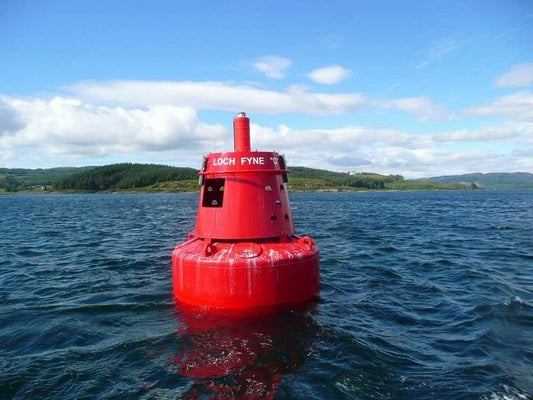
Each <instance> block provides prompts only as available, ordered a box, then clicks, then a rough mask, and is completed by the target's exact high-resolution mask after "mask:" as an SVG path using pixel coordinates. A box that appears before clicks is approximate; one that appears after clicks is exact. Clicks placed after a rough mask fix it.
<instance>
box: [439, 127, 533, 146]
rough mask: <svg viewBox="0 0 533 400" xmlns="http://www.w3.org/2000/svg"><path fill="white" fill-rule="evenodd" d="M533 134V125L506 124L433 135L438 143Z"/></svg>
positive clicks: (478, 140) (501, 138)
mask: <svg viewBox="0 0 533 400" xmlns="http://www.w3.org/2000/svg"><path fill="white" fill-rule="evenodd" d="M532 133H533V123H526V122H522V123H517V122H511V123H504V124H500V125H493V126H486V127H483V128H480V129H474V130H470V129H461V130H457V131H453V132H440V133H436V134H434V135H433V139H434V140H435V141H436V142H486V141H497V140H507V139H511V138H518V137H529V136H532Z"/></svg>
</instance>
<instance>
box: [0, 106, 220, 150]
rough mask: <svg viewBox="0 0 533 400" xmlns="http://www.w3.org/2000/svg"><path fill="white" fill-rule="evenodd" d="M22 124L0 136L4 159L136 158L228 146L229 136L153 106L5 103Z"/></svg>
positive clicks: (187, 114)
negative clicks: (18, 155)
mask: <svg viewBox="0 0 533 400" xmlns="http://www.w3.org/2000/svg"><path fill="white" fill-rule="evenodd" d="M3 101H4V103H7V104H8V105H9V106H10V107H11V109H12V110H14V111H15V112H16V115H17V118H18V119H19V120H21V121H24V123H23V124H19V125H16V126H15V125H13V126H11V127H8V130H7V134H4V135H3V136H0V151H1V152H2V154H4V155H5V156H6V157H7V155H8V154H11V156H10V158H12V155H13V152H16V151H18V150H24V149H39V152H42V155H43V157H45V156H56V157H63V156H65V157H66V158H91V157H93V158H94V157H96V158H98V157H106V156H109V155H115V156H120V155H126V156H127V155H129V154H131V153H135V152H140V153H142V152H157V151H169V150H174V151H176V152H177V153H179V152H182V154H183V153H184V152H185V151H186V150H190V149H195V150H203V149H207V148H208V147H211V146H213V145H216V143H217V142H221V141H223V140H226V137H227V136H228V135H227V130H226V128H224V127H222V126H221V125H209V124H205V123H203V122H201V121H199V120H198V116H197V114H196V111H195V110H194V109H192V108H190V107H176V106H170V105H153V106H149V107H147V108H145V109H141V108H133V109H126V108H123V107H107V106H95V105H92V104H89V103H84V102H82V101H80V100H77V99H72V98H65V97H55V98H52V99H50V100H42V99H34V100H21V99H10V98H6V97H4V98H3Z"/></svg>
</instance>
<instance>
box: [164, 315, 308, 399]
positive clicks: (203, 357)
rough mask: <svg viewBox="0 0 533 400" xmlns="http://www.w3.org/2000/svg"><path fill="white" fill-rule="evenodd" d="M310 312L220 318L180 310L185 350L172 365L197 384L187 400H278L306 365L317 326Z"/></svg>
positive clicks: (174, 358)
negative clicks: (283, 385)
mask: <svg viewBox="0 0 533 400" xmlns="http://www.w3.org/2000/svg"><path fill="white" fill-rule="evenodd" d="M308 310H309V307H307V310H305V309H299V310H291V311H284V312H278V313H274V314H272V313H271V314H263V315H257V314H256V315H253V316H252V315H246V314H244V313H242V312H240V313H239V314H238V315H236V314H232V315H228V314H226V315H216V314H213V313H205V312H199V310H198V309H196V310H194V309H187V308H185V307H183V306H180V307H179V311H178V319H179V322H180V325H182V327H183V328H182V329H180V331H179V336H180V339H181V341H182V342H183V346H182V348H181V349H180V351H179V352H178V354H177V355H176V356H175V357H173V358H172V361H173V362H174V363H175V364H176V365H177V366H178V372H179V373H180V374H181V375H183V376H185V377H188V378H191V379H192V380H193V385H192V387H191V388H190V390H189V391H188V393H187V394H186V395H185V397H184V398H186V399H198V398H202V399H204V398H217V399H218V398H220V399H224V398H237V399H258V398H264V399H272V398H273V397H274V395H275V394H276V390H277V389H278V386H279V384H280V382H281V380H282V379H283V377H284V376H285V375H288V374H292V373H295V372H296V371H297V370H298V369H299V368H300V367H301V365H302V364H303V362H304V360H305V350H306V348H307V347H308V346H309V342H310V338H311V335H310V332H311V331H312V330H313V320H312V318H311V317H310V315H309V313H308V312H307V311H308Z"/></svg>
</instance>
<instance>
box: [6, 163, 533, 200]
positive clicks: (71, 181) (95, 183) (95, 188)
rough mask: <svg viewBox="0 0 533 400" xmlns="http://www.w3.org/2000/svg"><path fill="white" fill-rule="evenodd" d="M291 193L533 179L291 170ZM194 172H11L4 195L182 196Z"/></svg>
mask: <svg viewBox="0 0 533 400" xmlns="http://www.w3.org/2000/svg"><path fill="white" fill-rule="evenodd" d="M289 170H290V171H291V173H290V175H289V183H288V187H289V190H293V191H350V190H469V189H477V188H480V189H533V174H530V173H494V174H480V173H476V174H467V175H456V176H438V177H435V178H429V179H416V180H408V179H404V178H403V176H401V175H382V174H376V173H365V172H361V173H356V174H350V173H346V172H333V171H328V170H323V169H315V168H306V167H298V166H296V167H289ZM197 180H198V171H197V170H195V169H194V168H180V167H170V166H166V165H159V164H132V163H122V164H111V165H105V166H101V167H81V168H50V169H8V168H0V193H2V192H4V193H5V192H47V191H56V192H69V191H76V192H100V191H139V192H181V191H198V190H199V187H198V184H197Z"/></svg>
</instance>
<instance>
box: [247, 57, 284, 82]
mask: <svg viewBox="0 0 533 400" xmlns="http://www.w3.org/2000/svg"><path fill="white" fill-rule="evenodd" d="M291 64H292V62H291V60H290V59H288V58H285V57H279V56H265V57H261V58H260V59H259V60H257V61H255V62H254V63H253V66H254V68H255V69H256V70H257V71H259V72H261V73H263V74H265V75H266V76H268V77H269V78H272V79H283V78H285V76H286V71H287V69H289V67H290V66H291Z"/></svg>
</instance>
